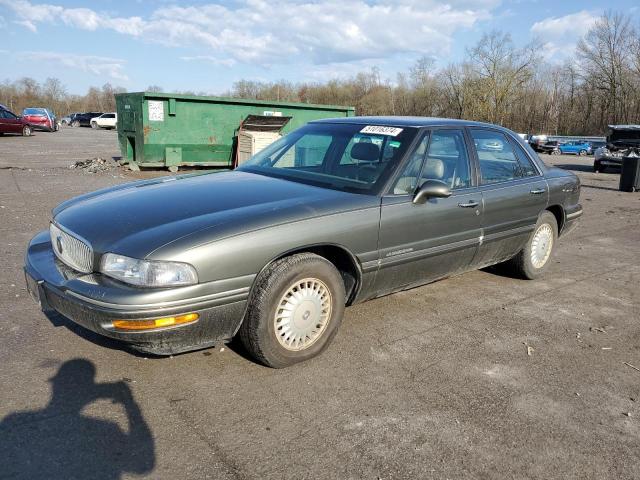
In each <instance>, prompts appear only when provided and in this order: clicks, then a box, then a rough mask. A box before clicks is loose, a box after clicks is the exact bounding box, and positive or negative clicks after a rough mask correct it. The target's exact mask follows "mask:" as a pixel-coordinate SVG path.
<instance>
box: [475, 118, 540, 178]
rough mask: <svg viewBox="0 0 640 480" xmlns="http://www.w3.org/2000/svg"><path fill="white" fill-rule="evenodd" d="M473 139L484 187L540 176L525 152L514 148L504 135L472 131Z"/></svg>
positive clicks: (486, 131) (478, 130)
mask: <svg viewBox="0 0 640 480" xmlns="http://www.w3.org/2000/svg"><path fill="white" fill-rule="evenodd" d="M471 137H472V138H473V143H474V145H475V148H476V152H477V154H478V161H479V164H480V176H481V179H480V183H481V184H482V185H487V184H491V183H499V182H506V181H509V180H516V179H518V178H525V177H531V176H534V175H537V174H538V172H537V170H536V169H535V167H534V166H533V164H532V163H531V161H530V160H529V158H528V157H527V156H526V154H525V153H524V151H522V149H518V148H517V147H514V146H513V145H512V144H511V142H509V141H508V140H507V137H506V135H504V134H503V133H500V132H495V131H492V130H481V129H472V130H471Z"/></svg>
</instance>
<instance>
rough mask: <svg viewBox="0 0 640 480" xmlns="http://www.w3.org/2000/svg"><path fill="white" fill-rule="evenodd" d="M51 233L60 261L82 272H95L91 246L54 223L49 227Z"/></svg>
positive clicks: (53, 246) (55, 251)
mask: <svg viewBox="0 0 640 480" xmlns="http://www.w3.org/2000/svg"><path fill="white" fill-rule="evenodd" d="M49 233H50V234H51V246H52V248H53V251H54V253H55V254H56V257H58V258H59V259H60V261H62V262H63V263H65V264H66V265H69V266H70V267H71V268H73V269H75V270H78V271H80V272H84V273H90V272H92V271H93V251H92V250H91V247H90V246H89V245H87V244H86V243H85V242H83V241H82V240H80V239H79V238H77V237H74V236H73V235H71V234H69V233H67V232H65V231H64V230H62V229H60V227H58V226H57V225H54V224H53V223H51V224H50V226H49Z"/></svg>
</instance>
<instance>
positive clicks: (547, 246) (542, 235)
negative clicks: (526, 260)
mask: <svg viewBox="0 0 640 480" xmlns="http://www.w3.org/2000/svg"><path fill="white" fill-rule="evenodd" d="M552 248H553V229H552V228H551V225H549V224H548V223H543V224H542V225H540V226H539V227H538V229H537V230H536V231H535V233H534V234H533V238H532V239H531V264H532V265H533V266H534V268H542V267H544V265H545V263H547V260H549V257H550V256H551V249H552Z"/></svg>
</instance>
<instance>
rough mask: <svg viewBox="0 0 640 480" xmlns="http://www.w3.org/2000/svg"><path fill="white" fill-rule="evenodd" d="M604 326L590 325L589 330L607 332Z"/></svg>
mask: <svg viewBox="0 0 640 480" xmlns="http://www.w3.org/2000/svg"><path fill="white" fill-rule="evenodd" d="M605 328H607V327H591V328H590V329H589V330H591V331H592V332H600V333H607V331H606V330H605Z"/></svg>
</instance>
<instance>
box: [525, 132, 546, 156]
mask: <svg viewBox="0 0 640 480" xmlns="http://www.w3.org/2000/svg"><path fill="white" fill-rule="evenodd" d="M528 142H529V145H530V146H531V148H533V150H534V151H535V152H539V153H540V152H542V150H541V148H540V147H541V146H542V145H544V144H545V143H546V142H547V136H546V135H531V136H530V137H529V140H528Z"/></svg>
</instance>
